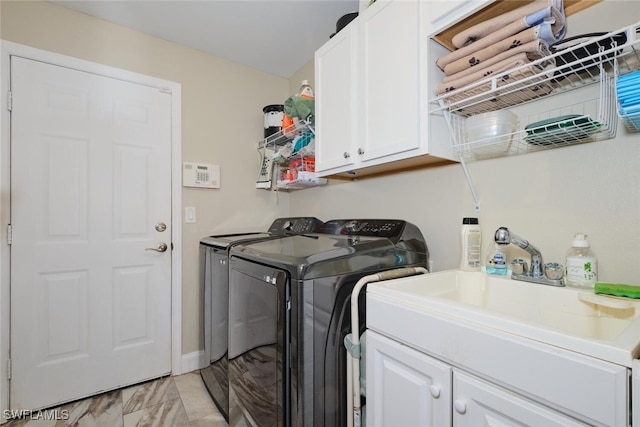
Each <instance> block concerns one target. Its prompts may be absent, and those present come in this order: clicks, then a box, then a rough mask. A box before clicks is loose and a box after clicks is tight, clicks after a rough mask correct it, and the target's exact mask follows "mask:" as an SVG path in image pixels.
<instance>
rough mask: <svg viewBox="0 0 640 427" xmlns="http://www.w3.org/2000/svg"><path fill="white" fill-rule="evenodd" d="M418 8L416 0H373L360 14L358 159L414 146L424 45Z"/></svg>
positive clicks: (381, 155) (370, 158)
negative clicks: (360, 80)
mask: <svg viewBox="0 0 640 427" xmlns="http://www.w3.org/2000/svg"><path fill="white" fill-rule="evenodd" d="M419 9H420V3H419V2H418V1H417V0H409V1H407V0H378V1H376V3H375V4H373V5H372V6H371V7H369V8H368V9H367V10H365V11H364V13H363V14H362V15H361V16H360V18H361V23H360V26H361V34H362V42H361V44H360V46H361V48H360V49H359V51H360V54H361V57H362V62H361V64H362V72H361V73H360V76H361V79H362V96H360V101H361V102H359V103H358V112H359V114H360V118H361V119H360V123H361V124H362V138H360V140H359V144H358V154H359V155H360V156H361V159H362V160H363V161H370V160H373V159H378V158H380V157H383V156H388V155H392V154H397V153H402V152H404V151H408V150H412V149H415V148H418V146H419V143H420V139H419V135H420V111H421V109H420V91H421V90H422V88H421V85H420V81H421V79H420V59H419V58H421V57H422V54H421V49H422V48H423V46H425V45H426V37H421V36H420V33H419V28H420V13H419ZM423 39H424V40H423ZM377 163H380V162H379V161H378V162H377Z"/></svg>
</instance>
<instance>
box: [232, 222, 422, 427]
mask: <svg viewBox="0 0 640 427" xmlns="http://www.w3.org/2000/svg"><path fill="white" fill-rule="evenodd" d="M229 263H230V265H229V348H228V351H229V353H228V360H229V387H230V396H231V400H230V402H229V405H230V413H229V414H230V415H229V417H230V418H229V424H230V425H231V426H236V425H245V424H246V425H253V426H260V427H263V426H269V427H272V426H285V427H288V426H305V427H307V426H316V427H319V426H326V427H334V426H343V425H346V419H347V408H346V401H347V400H346V399H347V398H346V393H347V386H346V384H347V383H346V381H347V378H346V350H345V349H344V346H343V344H342V343H343V340H344V337H345V336H346V334H347V333H348V332H350V320H351V313H350V300H351V290H352V289H353V286H354V285H355V283H356V282H357V281H358V280H359V279H360V278H361V277H363V276H365V275H368V274H373V273H377V272H381V271H385V270H390V269H394V268H398V267H425V268H426V267H427V265H428V250H427V245H426V242H425V239H424V237H423V236H422V233H421V232H420V230H419V229H418V228H417V227H416V226H414V225H413V224H410V223H408V222H406V221H402V220H385V219H361V220H332V221H328V222H326V223H324V225H323V226H321V227H320V228H319V229H318V230H317V232H316V233H305V234H300V235H295V236H286V237H282V238H279V239H273V240H268V241H263V242H249V243H246V244H240V245H236V246H234V247H233V248H231V250H230V252H229ZM364 295H365V293H364V292H362V293H361V298H362V300H361V301H362V302H361V304H360V308H361V311H362V313H361V316H360V319H361V320H362V323H361V328H362V331H364V319H365V312H364V311H365V310H364V308H365V305H364Z"/></svg>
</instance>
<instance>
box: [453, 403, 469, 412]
mask: <svg viewBox="0 0 640 427" xmlns="http://www.w3.org/2000/svg"><path fill="white" fill-rule="evenodd" d="M453 407H454V408H456V412H457V413H459V414H460V415H464V413H465V412H467V404H466V403H465V401H464V400H458V399H456V400H455V401H454V402H453Z"/></svg>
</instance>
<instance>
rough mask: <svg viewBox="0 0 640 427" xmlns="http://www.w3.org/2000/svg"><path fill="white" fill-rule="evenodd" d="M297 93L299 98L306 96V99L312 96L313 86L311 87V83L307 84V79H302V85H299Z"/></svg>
mask: <svg viewBox="0 0 640 427" xmlns="http://www.w3.org/2000/svg"><path fill="white" fill-rule="evenodd" d="M297 95H298V96H299V97H300V98H307V99H313V98H314V94H313V88H311V85H309V80H303V81H302V85H301V86H300V89H298V93H297Z"/></svg>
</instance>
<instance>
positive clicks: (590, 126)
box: [430, 23, 640, 161]
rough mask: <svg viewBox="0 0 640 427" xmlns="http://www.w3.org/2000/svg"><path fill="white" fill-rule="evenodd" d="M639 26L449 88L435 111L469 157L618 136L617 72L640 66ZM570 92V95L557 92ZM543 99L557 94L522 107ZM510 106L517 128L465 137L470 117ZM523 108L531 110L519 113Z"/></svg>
mask: <svg viewBox="0 0 640 427" xmlns="http://www.w3.org/2000/svg"><path fill="white" fill-rule="evenodd" d="M639 30H640V23H637V24H635V25H632V26H629V27H626V28H623V29H620V30H618V31H614V32H611V33H608V34H605V35H602V36H600V37H594V38H592V39H590V40H589V41H587V42H584V43H581V44H578V45H576V46H572V47H570V48H567V49H565V50H562V51H560V52H557V53H555V54H553V55H551V56H547V57H545V58H542V59H539V60H537V61H535V62H532V63H531V64H528V65H527V66H523V67H519V68H516V69H513V70H510V71H507V72H504V73H500V74H496V75H493V76H491V77H488V78H486V79H483V80H481V81H479V82H476V83H474V84H471V85H468V86H466V87H463V88H460V89H457V90H453V91H451V92H448V93H445V94H444V95H441V96H439V97H436V98H435V99H433V100H432V101H431V102H430V105H431V111H430V113H431V114H439V115H444V116H445V119H447V121H448V122H449V125H450V128H451V130H452V144H453V147H454V149H455V151H456V152H457V153H458V156H459V157H460V158H461V159H464V160H465V161H473V160H481V159H489V158H495V157H503V156H511V155H517V154H523V153H528V152H532V151H539V150H543V149H549V148H557V147H562V146H567V145H573V144H579V143H584V142H591V141H596V140H603V139H609V138H613V137H615V135H616V130H617V121H618V115H617V114H618V113H617V112H618V106H617V99H616V88H615V77H614V76H615V75H618V73H622V74H624V73H628V72H632V71H636V70H638V69H640V41H639V40H638V39H637V37H638V31H639ZM618 41H624V43H622V44H620V45H619V44H618ZM594 45H596V46H597V48H598V51H597V52H594V49H593V47H594ZM550 63H551V64H556V66H554V67H550V66H549V64H550ZM558 64H560V65H558ZM505 76H506V77H508V78H506V77H505ZM594 84H597V85H598V87H597V89H594V88H593V87H592V86H593V85H594ZM568 91H572V93H571V95H570V97H556V96H555V95H559V94H563V93H566V92H568ZM542 98H545V99H552V98H553V99H554V101H553V102H550V103H547V102H545V104H544V105H545V107H546V108H545V111H543V112H540V113H536V114H530V113H528V112H530V111H531V110H532V109H533V107H527V108H525V109H522V108H520V107H519V106H520V105H524V104H528V103H530V102H531V101H535V100H539V99H542ZM567 99H570V100H571V102H566V100H567ZM549 105H552V107H549ZM506 108H513V109H514V111H515V110H517V111H519V112H520V114H519V126H518V129H517V131H515V132H509V133H505V134H496V135H492V136H491V137H490V138H485V139H481V140H480V139H475V140H469V139H468V138H467V137H468V135H467V132H466V130H465V123H466V119H467V117H470V116H472V115H477V114H480V113H486V112H489V111H495V110H499V109H506ZM525 110H526V111H528V112H527V113H526V114H524V113H522V112H521V111H525ZM639 116H640V112H639V113H638V114H634V115H633V117H627V118H626V120H625V118H624V117H623V120H624V122H625V125H627V127H629V126H631V128H633V127H635V130H638V127H639V126H638V125H640V117H639Z"/></svg>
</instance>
